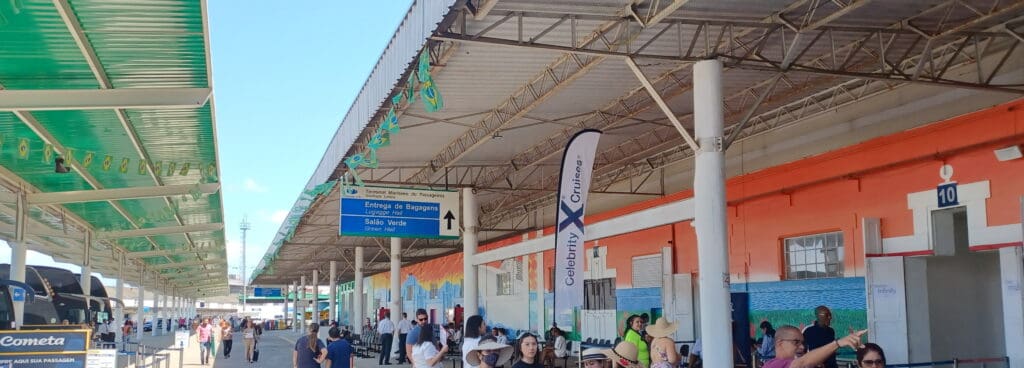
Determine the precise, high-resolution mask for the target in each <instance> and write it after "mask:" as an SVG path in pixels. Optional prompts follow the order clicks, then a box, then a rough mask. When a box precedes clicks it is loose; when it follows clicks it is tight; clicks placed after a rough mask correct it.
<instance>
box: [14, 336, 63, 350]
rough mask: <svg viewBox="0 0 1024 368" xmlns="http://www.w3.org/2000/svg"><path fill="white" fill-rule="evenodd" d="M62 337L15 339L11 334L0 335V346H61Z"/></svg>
mask: <svg viewBox="0 0 1024 368" xmlns="http://www.w3.org/2000/svg"><path fill="white" fill-rule="evenodd" d="M63 345H64V338H63V337H53V336H48V337H40V338H37V339H34V338H20V339H16V338H14V337H13V336H4V337H0V346H4V347H8V346H63Z"/></svg>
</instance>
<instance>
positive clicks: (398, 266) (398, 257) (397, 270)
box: [388, 238, 405, 354]
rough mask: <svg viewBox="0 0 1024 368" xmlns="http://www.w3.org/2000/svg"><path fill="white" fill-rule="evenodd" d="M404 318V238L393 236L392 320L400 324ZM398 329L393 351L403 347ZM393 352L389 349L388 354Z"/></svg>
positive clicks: (392, 346) (392, 344) (392, 343)
mask: <svg viewBox="0 0 1024 368" xmlns="http://www.w3.org/2000/svg"><path fill="white" fill-rule="evenodd" d="M401 319H402V238H391V322H394V323H395V326H398V321H399V320H401ZM398 343H399V341H398V331H395V334H394V338H393V339H391V351H395V349H398V348H402V349H405V347H404V346H398ZM390 353H391V352H390V351H389V352H388V354H390Z"/></svg>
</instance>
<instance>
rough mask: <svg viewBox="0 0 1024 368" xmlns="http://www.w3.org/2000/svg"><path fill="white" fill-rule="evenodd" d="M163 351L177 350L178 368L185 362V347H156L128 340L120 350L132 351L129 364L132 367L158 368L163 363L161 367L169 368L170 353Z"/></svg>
mask: <svg viewBox="0 0 1024 368" xmlns="http://www.w3.org/2000/svg"><path fill="white" fill-rule="evenodd" d="M161 350H164V351H167V350H169V351H177V352H178V368H181V367H182V366H183V365H184V362H185V357H184V354H185V349H182V348H175V347H167V348H157V347H153V346H148V345H143V344H140V343H137V342H131V341H128V342H126V343H125V346H124V349H123V350H122V351H127V352H130V353H134V354H133V355H132V357H131V361H130V362H129V364H130V365H131V366H132V367H134V368H160V367H161V363H163V365H162V366H163V368H171V353H169V352H165V353H160V351H161Z"/></svg>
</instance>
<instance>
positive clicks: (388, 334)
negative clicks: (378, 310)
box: [377, 314, 395, 365]
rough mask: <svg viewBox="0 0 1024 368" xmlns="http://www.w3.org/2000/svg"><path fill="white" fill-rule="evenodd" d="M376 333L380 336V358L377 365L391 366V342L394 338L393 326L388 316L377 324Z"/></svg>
mask: <svg viewBox="0 0 1024 368" xmlns="http://www.w3.org/2000/svg"><path fill="white" fill-rule="evenodd" d="M377 333H379V334H380V357H379V358H378V359H377V365H391V342H392V341H393V340H394V338H395V324H394V323H393V322H391V319H389V318H388V315H386V314H385V315H384V319H382V320H380V322H379V323H377Z"/></svg>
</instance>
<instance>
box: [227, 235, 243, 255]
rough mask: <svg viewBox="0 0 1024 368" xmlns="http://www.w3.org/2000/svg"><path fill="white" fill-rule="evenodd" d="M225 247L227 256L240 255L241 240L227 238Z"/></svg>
mask: <svg viewBox="0 0 1024 368" xmlns="http://www.w3.org/2000/svg"><path fill="white" fill-rule="evenodd" d="M226 248H227V253H228V257H231V256H233V255H239V256H241V255H242V242H241V241H239V240H236V239H228V245H227V247H226Z"/></svg>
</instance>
